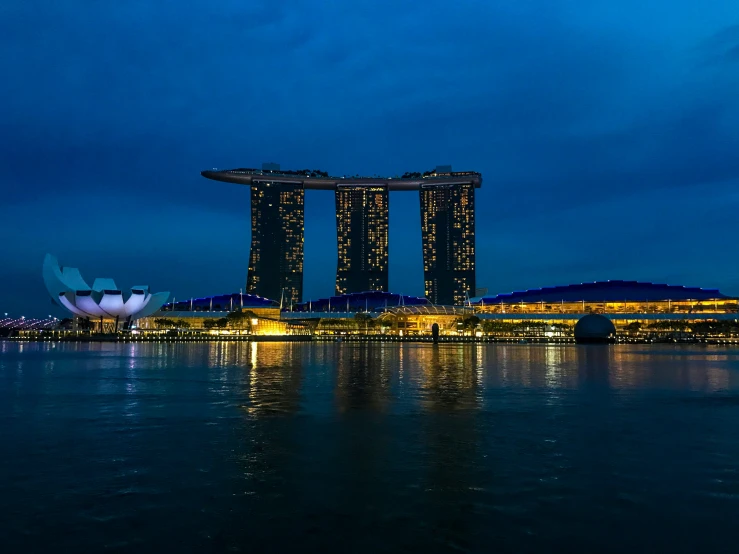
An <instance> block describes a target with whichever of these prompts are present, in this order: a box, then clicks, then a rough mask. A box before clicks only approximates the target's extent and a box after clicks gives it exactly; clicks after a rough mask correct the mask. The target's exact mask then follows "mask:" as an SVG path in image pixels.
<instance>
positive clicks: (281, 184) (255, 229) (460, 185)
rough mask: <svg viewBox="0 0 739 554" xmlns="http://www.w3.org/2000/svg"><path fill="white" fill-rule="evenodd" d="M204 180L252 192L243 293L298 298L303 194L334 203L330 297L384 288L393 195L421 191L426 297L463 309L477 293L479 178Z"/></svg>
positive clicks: (288, 175) (307, 175)
mask: <svg viewBox="0 0 739 554" xmlns="http://www.w3.org/2000/svg"><path fill="white" fill-rule="evenodd" d="M202 175H203V177H206V178H208V179H214V180H216V181H225V182H228V183H237V184H242V185H249V186H250V187H251V251H250V255H249V273H248V276H247V287H246V288H247V292H248V293H250V294H257V295H259V296H262V297H265V298H271V299H273V300H280V299H282V300H283V301H284V302H288V303H290V302H293V303H298V302H302V300H303V298H302V297H303V240H304V239H303V229H304V204H305V190H306V189H314V190H332V191H334V195H335V197H336V235H337V243H338V260H337V267H336V294H345V293H352V292H364V291H375V290H376V291H387V290H388V230H389V224H388V214H389V202H390V195H389V193H390V192H391V191H406V192H407V191H419V196H420V203H421V238H422V243H423V275H424V285H425V291H426V292H425V294H426V297H427V298H428V299H429V300H430V301H431V302H432V303H434V304H446V305H451V304H462V303H463V302H464V300H465V298H466V297H467V296H468V295H469V296H474V295H475V189H476V188H479V187H480V185H481V184H482V176H481V175H480V173H477V172H474V171H462V172H455V171H452V168H451V166H438V167H437V168H436V169H434V170H432V171H427V172H425V173H405V174H404V175H402V176H401V177H379V178H378V177H330V176H329V175H328V174H327V173H325V172H323V171H318V170H300V171H286V170H281V169H280V166H279V165H278V164H263V166H262V169H261V170H259V169H231V170H224V171H217V170H214V171H203V172H202Z"/></svg>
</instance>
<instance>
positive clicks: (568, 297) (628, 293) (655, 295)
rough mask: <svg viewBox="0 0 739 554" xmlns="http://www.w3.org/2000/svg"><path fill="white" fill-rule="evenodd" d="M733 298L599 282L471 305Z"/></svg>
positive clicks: (696, 290)
mask: <svg viewBox="0 0 739 554" xmlns="http://www.w3.org/2000/svg"><path fill="white" fill-rule="evenodd" d="M718 298H730V297H729V296H726V295H725V294H721V293H720V292H719V290H718V289H702V288H698V287H681V286H677V285H662V284H655V283H641V282H638V281H596V282H593V283H581V284H579V285H564V286H558V287H542V288H540V289H530V290H525V291H517V292H512V293H509V294H498V295H497V296H485V297H482V298H473V299H472V304H481V303H482V304H512V303H520V302H524V303H526V302H549V303H556V302H583V301H584V302H625V301H626V302H657V301H660V300H673V301H680V300H713V299H718Z"/></svg>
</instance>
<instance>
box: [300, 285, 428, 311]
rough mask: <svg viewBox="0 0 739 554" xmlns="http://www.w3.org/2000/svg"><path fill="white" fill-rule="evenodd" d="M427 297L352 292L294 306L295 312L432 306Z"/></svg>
mask: <svg viewBox="0 0 739 554" xmlns="http://www.w3.org/2000/svg"><path fill="white" fill-rule="evenodd" d="M430 305H431V303H430V302H429V301H428V300H427V299H426V298H420V297H418V296H405V295H401V294H394V293H392V292H383V291H379V290H377V291H367V292H352V293H349V294H341V295H339V296H332V297H330V298H320V299H318V300H309V301H308V302H303V303H301V304H295V305H293V307H292V311H294V312H308V311H313V312H328V311H332V312H346V311H350V312H356V311H364V310H369V311H372V310H375V309H377V308H384V307H386V306H387V307H390V306H430Z"/></svg>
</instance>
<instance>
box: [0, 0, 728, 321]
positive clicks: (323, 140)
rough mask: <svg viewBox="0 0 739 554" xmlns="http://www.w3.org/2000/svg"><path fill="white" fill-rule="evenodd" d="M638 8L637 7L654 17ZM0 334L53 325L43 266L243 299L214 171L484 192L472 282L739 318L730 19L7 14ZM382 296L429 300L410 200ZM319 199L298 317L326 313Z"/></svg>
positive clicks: (587, 5)
mask: <svg viewBox="0 0 739 554" xmlns="http://www.w3.org/2000/svg"><path fill="white" fill-rule="evenodd" d="M645 4H648V5H645ZM0 42H1V43H2V46H3V47H2V48H0V72H1V73H2V75H3V76H4V84H3V86H2V87H0V95H1V99H2V102H1V103H0V126H1V128H2V133H1V134H0V233H1V234H2V235H1V236H2V237H3V240H2V241H1V242H0V253H1V254H2V261H3V263H2V266H1V267H0V291H3V293H2V297H0V311H8V312H13V313H16V314H18V313H24V315H28V316H30V315H45V314H46V313H54V314H56V315H58V314H59V313H61V312H60V311H59V310H57V311H56V312H49V308H48V306H49V301H48V298H47V297H46V293H45V290H44V288H43V283H42V280H41V263H42V261H43V256H44V254H45V253H46V252H50V253H53V254H55V255H56V256H57V257H58V258H59V260H60V262H61V263H62V264H64V265H71V266H77V267H79V268H80V269H81V270H82V272H83V275H85V276H86V277H88V278H89V280H90V281H92V279H93V278H94V277H96V276H100V277H113V278H114V279H116V282H117V283H118V285H119V286H120V287H122V288H128V287H130V286H132V285H138V284H149V285H150V286H151V287H152V288H153V289H155V290H169V291H171V292H172V293H173V294H174V295H175V296H176V297H177V298H181V299H182V298H189V297H190V296H205V295H210V294H222V293H227V292H232V291H238V290H239V289H240V288H241V287H243V286H244V282H245V278H246V269H247V265H248V251H249V238H250V237H249V235H250V233H249V194H248V189H247V188H246V187H240V186H238V185H230V184H227V183H218V182H214V181H208V180H206V179H204V178H202V177H201V176H200V171H201V170H203V169H210V168H214V167H216V168H221V169H223V168H233V167H245V166H246V167H259V165H260V164H261V163H262V162H264V161H275V162H279V163H280V164H281V165H282V167H283V168H287V169H291V168H292V169H297V168H305V167H309V168H314V169H322V170H325V171H328V172H329V173H331V174H334V175H342V174H356V173H359V174H362V175H372V174H381V175H399V174H402V173H404V172H405V171H424V170H427V169H431V168H433V167H435V166H436V165H439V164H451V165H452V166H453V168H454V169H455V170H476V171H480V172H481V173H482V174H483V179H484V181H483V187H482V188H481V189H479V191H478V195H477V217H478V219H477V264H478V269H477V281H478V286H481V287H487V288H488V289H489V290H490V292H491V293H498V292H509V291H511V290H514V289H515V290H521V289H525V288H531V287H539V286H548V285H557V284H567V283H573V282H578V283H579V282H582V281H592V280H605V279H638V280H648V281H655V282H667V283H670V284H680V285H691V286H703V287H717V288H720V289H721V290H722V291H723V292H725V293H729V294H735V295H739V261H737V247H736V236H737V233H736V222H737V209H738V208H739V3H737V2H736V1H735V0H731V1H723V0H715V1H713V2H710V3H709V4H702V3H696V2H689V1H684V0H672V1H667V0H655V1H654V2H649V3H645V2H642V1H636V0H622V1H620V2H613V1H607V2H606V1H602V0H588V1H585V0H579V1H557V0H554V1H553V0H546V1H544V0H540V1H538V2H508V1H506V2H503V1H499V2H496V1H464V0H463V1H461V2H455V3H450V2H442V1H437V0H429V1H427V2H423V3H419V2H409V1H407V2H406V1H402V0H401V1H398V0H392V1H390V0H387V1H386V0H374V1H371V2H369V1H367V2H365V1H356V2H338V1H336V2H331V1H325V2H315V1H314V2H308V1H286V2H279V1H265V2H236V1H224V2H218V3H212V2H205V1H178V2H157V3H151V2H144V1H132V2H126V3H110V2H94V3H90V2H79V1H75V0H69V1H68V2H64V3H56V4H54V3H49V2H38V1H33V0H23V1H21V0H9V1H7V2H3V3H2V5H0ZM390 242H391V244H390V288H391V290H393V291H394V292H404V293H407V294H419V295H420V294H422V293H423V271H422V265H421V234H420V213H419V201H418V195H417V194H416V193H393V194H391V198H390ZM335 270H336V232H335V219H334V198H333V194H331V193H326V192H322V191H308V192H307V193H306V229H305V287H304V290H305V297H306V299H308V298H318V297H321V296H326V295H329V294H331V293H332V292H333V288H334V279H335Z"/></svg>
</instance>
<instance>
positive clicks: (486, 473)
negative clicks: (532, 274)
mask: <svg viewBox="0 0 739 554" xmlns="http://www.w3.org/2000/svg"><path fill="white" fill-rule="evenodd" d="M738 371H739V351H736V350H730V349H723V348H696V347H693V346H686V347H682V346H677V347H673V346H670V347H667V346H665V347H663V346H631V345H617V346H610V347H609V346H603V347H600V346H588V347H584V346H544V345H474V344H464V345H462V344H460V345H456V344H445V345H440V346H437V347H434V346H432V345H427V344H386V345H382V344H350V343H343V344H309V343H255V344H248V343H209V344H105V343H103V344H86V345H82V344H81V345H75V344H69V343H61V344H49V343H45V344H19V343H9V342H2V343H0V417H1V418H2V425H0V442H1V443H2V444H3V445H4V446H5V448H4V453H5V454H4V455H3V456H2V457H0V499H2V500H1V502H2V505H3V520H4V525H3V526H2V527H3V529H2V530H1V531H0V544H4V545H7V546H8V547H9V548H8V549H7V550H6V549H4V551H9V552H15V551H18V552H21V551H23V552H32V551H50V550H54V551H69V552H99V551H101V550H103V549H110V550H114V551H130V552H142V551H152V552H153V551H155V550H160V551H161V550H163V549H166V550H168V551H169V550H173V549H175V548H176V549H178V550H179V551H187V552H211V551H233V552H238V551H281V550H287V549H293V550H294V549H301V550H308V551H313V550H315V551H318V550H322V551H326V550H330V551H335V550H337V549H343V550H346V551H353V552H375V551H415V550H419V551H420V550H425V551H454V550H458V551H477V552H489V551H491V549H493V546H494V549H495V550H497V551H510V552H525V551H532V550H541V549H544V548H546V549H548V550H552V549H554V550H557V549H563V548H567V549H569V550H584V549H588V550H590V551H598V552H610V551H613V552H622V551H626V550H631V551H635V552H638V551H646V550H651V551H665V552H667V551H669V552H696V551H713V552H716V551H726V552H734V551H735V544H736V541H735V538H736V537H735V534H734V531H733V526H732V525H728V524H727V523H726V522H730V521H732V520H733V516H737V515H739V471H738V470H737V465H736V460H737V459H739V426H737V425H736V421H737V420H739V379H737V375H739V373H737V372H738Z"/></svg>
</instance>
